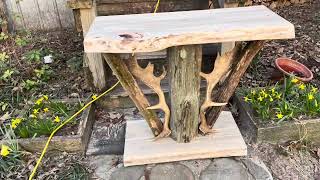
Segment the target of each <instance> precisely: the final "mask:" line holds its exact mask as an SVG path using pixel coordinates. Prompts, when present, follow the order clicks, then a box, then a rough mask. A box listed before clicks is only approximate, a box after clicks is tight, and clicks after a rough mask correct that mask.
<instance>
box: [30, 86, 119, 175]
mask: <svg viewBox="0 0 320 180" xmlns="http://www.w3.org/2000/svg"><path fill="white" fill-rule="evenodd" d="M119 83H120V82H119V81H118V82H117V83H116V84H115V85H113V86H112V87H111V88H110V89H108V90H106V91H105V92H103V93H102V94H100V95H99V96H98V97H97V98H95V99H93V100H91V101H90V102H89V103H87V104H86V105H85V106H83V107H82V108H81V109H80V110H79V111H78V112H76V113H75V114H74V115H72V116H71V117H70V118H69V119H67V120H66V121H64V122H63V123H62V124H60V126H58V127H57V128H56V129H55V130H54V131H52V133H51V134H50V136H49V138H48V140H47V143H46V145H45V146H44V148H43V150H42V153H41V156H40V158H39V159H38V161H37V164H36V166H35V167H34V168H33V170H32V173H31V175H30V176H29V180H32V178H33V177H34V175H35V174H36V172H37V169H38V167H39V165H40V163H41V161H42V159H43V157H44V155H45V154H46V151H47V149H48V147H49V144H50V141H51V139H52V137H53V136H54V134H55V133H56V132H57V131H58V130H59V129H61V128H62V127H63V126H64V125H66V124H67V123H68V122H70V121H71V120H72V119H73V118H75V117H76V116H78V115H79V114H80V113H81V112H82V111H83V110H85V109H86V108H87V107H89V106H90V105H91V104H92V103H93V102H95V101H96V100H98V99H99V98H101V97H102V96H104V95H106V94H108V93H109V92H110V91H112V90H113V89H114V88H115V87H116V86H117V85H118V84H119Z"/></svg>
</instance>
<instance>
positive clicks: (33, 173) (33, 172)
mask: <svg viewBox="0 0 320 180" xmlns="http://www.w3.org/2000/svg"><path fill="white" fill-rule="evenodd" d="M159 5H160V0H158V2H157V4H156V7H155V9H154V12H153V13H154V14H155V13H157V11H158V8H159ZM119 83H120V81H118V82H117V83H116V84H115V85H113V86H112V87H111V88H110V89H108V90H106V91H105V92H103V93H102V94H100V95H99V96H98V97H97V98H95V99H93V100H91V101H90V102H89V103H88V104H86V105H85V106H83V107H82V108H81V109H80V110H79V111H78V112H76V113H75V114H74V115H72V116H71V117H70V118H69V119H67V120H66V121H64V122H63V123H62V124H61V125H60V126H59V127H57V128H56V129H55V130H54V131H53V132H52V133H51V134H50V136H49V138H48V140H47V143H46V145H45V146H44V148H43V150H42V153H41V155H40V158H39V159H38V161H37V164H36V166H35V167H34V168H33V170H32V173H31V175H30V176H29V180H32V178H33V177H34V175H35V174H36V172H37V169H38V167H39V165H40V163H41V161H42V159H43V157H44V155H45V154H46V151H47V149H48V147H49V144H50V141H51V139H52V137H53V136H54V134H55V133H56V132H57V131H58V130H59V129H61V128H62V127H63V126H64V125H66V124H67V123H69V122H70V121H71V120H72V119H73V118H75V117H76V116H78V115H79V114H80V113H81V112H82V111H83V110H85V109H86V108H87V107H88V106H90V105H91V104H92V103H93V102H95V101H96V100H98V99H99V98H101V97H102V96H104V95H106V94H108V93H109V92H110V91H112V90H113V89H114V88H115V87H116V86H117V85H118V84H119Z"/></svg>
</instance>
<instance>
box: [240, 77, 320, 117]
mask: <svg viewBox="0 0 320 180" xmlns="http://www.w3.org/2000/svg"><path fill="white" fill-rule="evenodd" d="M244 93H245V97H244V100H245V101H246V102H248V103H250V104H251V105H252V107H253V109H254V110H255V111H256V112H257V114H258V116H259V117H260V118H261V119H262V120H263V121H266V120H274V121H277V122H281V121H283V120H289V119H297V118H298V119H301V118H302V119H303V118H307V117H316V116H319V115H320V104H319V103H320V93H319V91H318V88H316V87H315V86H313V85H311V84H309V83H303V82H300V81H299V80H298V79H296V78H295V77H294V76H292V77H290V78H288V79H285V80H284V84H283V85H282V86H280V85H279V84H276V85H274V86H271V87H267V88H261V89H252V90H251V91H250V92H248V91H247V92H244Z"/></svg>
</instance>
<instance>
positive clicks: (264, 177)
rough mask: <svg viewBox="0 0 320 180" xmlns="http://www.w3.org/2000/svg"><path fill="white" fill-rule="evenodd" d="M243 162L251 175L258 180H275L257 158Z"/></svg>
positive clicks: (243, 159) (243, 160)
mask: <svg viewBox="0 0 320 180" xmlns="http://www.w3.org/2000/svg"><path fill="white" fill-rule="evenodd" d="M241 162H242V163H243V164H244V165H245V166H246V167H247V169H248V171H249V172H250V174H252V175H253V176H254V178H255V179H256V180H273V177H272V175H271V173H270V171H269V170H268V168H267V167H266V165H265V164H264V163H263V162H262V161H261V160H259V159H258V158H257V157H256V158H241Z"/></svg>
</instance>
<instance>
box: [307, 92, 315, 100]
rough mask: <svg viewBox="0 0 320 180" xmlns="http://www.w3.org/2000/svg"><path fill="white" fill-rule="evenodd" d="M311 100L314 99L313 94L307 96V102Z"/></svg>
mask: <svg viewBox="0 0 320 180" xmlns="http://www.w3.org/2000/svg"><path fill="white" fill-rule="evenodd" d="M313 99H314V96H313V94H311V93H309V94H308V100H310V101H311V100H313Z"/></svg>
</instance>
